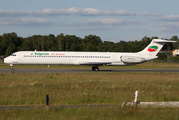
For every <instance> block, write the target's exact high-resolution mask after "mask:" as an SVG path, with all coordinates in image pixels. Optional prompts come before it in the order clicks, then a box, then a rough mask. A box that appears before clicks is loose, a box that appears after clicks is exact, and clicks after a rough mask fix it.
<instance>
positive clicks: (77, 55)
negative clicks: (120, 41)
mask: <svg viewBox="0 0 179 120" xmlns="http://www.w3.org/2000/svg"><path fill="white" fill-rule="evenodd" d="M122 56H130V57H132V58H133V57H134V58H136V57H139V58H143V57H144V56H143V55H142V54H141V55H140V54H138V53H117V52H115V53H110V52H61V51H20V52H15V53H13V54H12V55H11V56H9V57H6V58H5V59H4V63H7V64H34V65H37V64H38V65H91V66H93V65H96V66H100V65H128V64H138V63H142V62H146V61H148V60H151V58H150V59H146V58H145V59H143V60H141V61H137V62H136V61H133V60H131V61H129V62H125V61H122Z"/></svg>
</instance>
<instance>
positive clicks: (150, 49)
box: [138, 39, 176, 56]
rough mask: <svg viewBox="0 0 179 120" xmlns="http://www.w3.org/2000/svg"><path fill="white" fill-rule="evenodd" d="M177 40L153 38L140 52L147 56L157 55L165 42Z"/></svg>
mask: <svg viewBox="0 0 179 120" xmlns="http://www.w3.org/2000/svg"><path fill="white" fill-rule="evenodd" d="M167 42H176V41H169V40H162V39H153V40H152V41H151V43H150V44H149V45H148V46H147V47H146V48H145V49H144V50H142V51H140V52H138V53H140V54H144V55H147V56H156V55H157V54H158V52H159V51H160V50H161V49H162V47H163V46H164V44H165V43H167Z"/></svg>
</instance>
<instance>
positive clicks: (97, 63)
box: [79, 61, 111, 66]
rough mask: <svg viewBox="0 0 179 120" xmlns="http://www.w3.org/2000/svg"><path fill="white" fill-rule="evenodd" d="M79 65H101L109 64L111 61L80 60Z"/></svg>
mask: <svg viewBox="0 0 179 120" xmlns="http://www.w3.org/2000/svg"><path fill="white" fill-rule="evenodd" d="M79 64H80V65H90V66H91V65H97V66H103V65H106V64H111V62H85V61H82V62H79Z"/></svg>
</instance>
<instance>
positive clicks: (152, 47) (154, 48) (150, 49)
mask: <svg viewBox="0 0 179 120" xmlns="http://www.w3.org/2000/svg"><path fill="white" fill-rule="evenodd" d="M157 49H158V47H157V46H155V45H154V46H150V47H149V48H148V51H149V52H155V51H156V50H157Z"/></svg>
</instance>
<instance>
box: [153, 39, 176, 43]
mask: <svg viewBox="0 0 179 120" xmlns="http://www.w3.org/2000/svg"><path fill="white" fill-rule="evenodd" d="M153 41H154V42H155V43H166V42H177V41H171V40H162V39H153Z"/></svg>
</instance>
